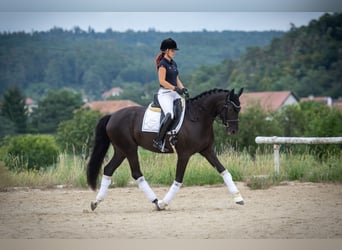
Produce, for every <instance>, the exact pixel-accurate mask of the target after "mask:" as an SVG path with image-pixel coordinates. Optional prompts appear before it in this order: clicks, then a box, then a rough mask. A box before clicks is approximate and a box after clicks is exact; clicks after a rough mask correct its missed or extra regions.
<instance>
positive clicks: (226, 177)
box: [201, 149, 244, 205]
mask: <svg viewBox="0 0 342 250" xmlns="http://www.w3.org/2000/svg"><path fill="white" fill-rule="evenodd" d="M201 155H203V156H204V157H205V158H206V159H207V160H208V162H209V163H210V164H211V165H212V166H213V167H214V168H215V169H216V170H217V171H218V172H219V173H220V175H221V176H222V178H223V181H224V183H225V184H226V186H227V187H228V190H229V192H230V193H231V194H232V195H233V197H234V202H235V203H236V204H239V205H244V200H243V198H242V196H241V193H240V191H239V190H238V188H237V187H236V185H235V183H234V181H233V178H232V175H231V174H230V173H229V171H228V170H227V169H225V168H224V166H223V165H222V164H221V162H220V161H219V160H218V159H217V156H216V154H215V153H214V151H213V150H212V149H207V150H205V151H202V152H201Z"/></svg>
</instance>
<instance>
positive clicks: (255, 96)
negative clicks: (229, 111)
mask: <svg viewBox="0 0 342 250" xmlns="http://www.w3.org/2000/svg"><path fill="white" fill-rule="evenodd" d="M240 103H241V109H242V111H244V110H246V108H248V107H249V106H250V105H260V106H261V108H262V109H263V110H266V111H277V110H279V109H280V108H281V107H283V106H285V105H288V104H295V103H298V98H297V97H296V96H295V95H294V94H293V93H292V92H291V91H265V92H250V93H243V94H242V95H241V97H240Z"/></svg>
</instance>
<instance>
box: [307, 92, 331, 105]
mask: <svg viewBox="0 0 342 250" xmlns="http://www.w3.org/2000/svg"><path fill="white" fill-rule="evenodd" d="M300 101H301V102H305V101H315V102H321V103H324V104H326V105H327V106H329V107H331V106H332V103H333V101H332V98H331V97H326V96H312V95H311V96H309V97H303V98H300Z"/></svg>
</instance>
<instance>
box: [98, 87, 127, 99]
mask: <svg viewBox="0 0 342 250" xmlns="http://www.w3.org/2000/svg"><path fill="white" fill-rule="evenodd" d="M122 92H123V90H122V88H111V89H110V90H108V91H106V92H103V93H102V98H103V99H107V98H108V97H111V96H119V95H120V94H122Z"/></svg>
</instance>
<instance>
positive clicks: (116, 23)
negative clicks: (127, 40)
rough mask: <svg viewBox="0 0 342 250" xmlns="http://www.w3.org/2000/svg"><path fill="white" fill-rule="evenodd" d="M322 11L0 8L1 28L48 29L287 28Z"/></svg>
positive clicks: (196, 29)
mask: <svg viewBox="0 0 342 250" xmlns="http://www.w3.org/2000/svg"><path fill="white" fill-rule="evenodd" d="M323 14H324V12H0V32H4V31H26V32H31V31H47V30H50V29H51V28H53V27H61V28H63V29H67V30H70V29H72V28H73V27H75V26H78V27H80V28H81V29H83V30H88V27H91V28H93V29H94V30H95V31H97V32H103V31H105V30H106V29H108V28H111V29H112V30H114V31H127V30H128V29H130V30H134V31H147V30H149V29H155V30H156V31H166V32H167V31H173V32H181V31H201V30H203V29H205V30H208V31H222V30H242V31H264V30H281V31H287V30H289V29H290V27H291V23H293V24H294V25H295V26H296V27H300V26H302V25H308V23H309V22H310V21H311V20H313V19H318V18H319V17H320V16H321V15H323Z"/></svg>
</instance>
